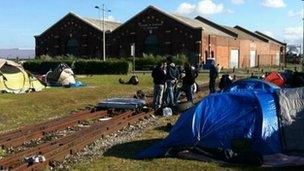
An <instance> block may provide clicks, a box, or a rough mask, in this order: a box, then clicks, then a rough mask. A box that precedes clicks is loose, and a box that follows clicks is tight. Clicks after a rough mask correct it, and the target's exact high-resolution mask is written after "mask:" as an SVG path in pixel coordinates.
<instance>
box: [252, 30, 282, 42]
mask: <svg viewBox="0 0 304 171" xmlns="http://www.w3.org/2000/svg"><path fill="white" fill-rule="evenodd" d="M255 33H256V34H258V35H260V36H262V37H264V38H266V39H268V40H270V41H273V42H275V43H278V44H280V45H284V46H286V43H283V42H281V41H279V40H277V39H274V38H272V37H270V36H268V35H266V34H264V33H261V32H259V31H256V32H255Z"/></svg>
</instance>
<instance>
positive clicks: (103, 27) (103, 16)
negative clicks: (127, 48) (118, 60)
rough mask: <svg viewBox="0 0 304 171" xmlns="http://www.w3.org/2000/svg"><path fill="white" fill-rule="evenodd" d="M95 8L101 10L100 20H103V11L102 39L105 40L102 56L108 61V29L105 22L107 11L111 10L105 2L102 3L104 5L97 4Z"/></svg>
mask: <svg viewBox="0 0 304 171" xmlns="http://www.w3.org/2000/svg"><path fill="white" fill-rule="evenodd" d="M95 8H96V9H98V10H99V18H100V20H101V13H102V40H103V42H102V50H103V54H102V58H103V61H106V30H105V24H106V23H105V12H111V10H106V9H105V5H104V4H102V7H100V6H95ZM100 27H101V26H100ZM100 29H101V28H100Z"/></svg>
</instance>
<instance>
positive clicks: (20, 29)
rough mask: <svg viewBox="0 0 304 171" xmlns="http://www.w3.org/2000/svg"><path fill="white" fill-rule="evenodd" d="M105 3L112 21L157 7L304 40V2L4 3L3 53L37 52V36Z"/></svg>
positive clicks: (100, 0)
mask: <svg viewBox="0 0 304 171" xmlns="http://www.w3.org/2000/svg"><path fill="white" fill-rule="evenodd" d="M102 3H105V4H106V6H107V7H108V8H109V9H111V11H112V12H111V13H110V14H109V19H111V20H116V21H119V22H124V21H126V20H127V19H129V18H130V17H132V16H133V15H135V14H136V13H138V12H139V11H141V10H143V9H144V8H145V7H147V6H148V5H155V6H157V7H159V8H160V9H163V10H166V11H168V12H171V13H180V14H182V15H185V16H189V17H195V16H197V15H201V16H204V17H207V18H209V19H211V20H213V21H214V22H217V23H219V24H223V25H229V26H234V25H240V26H243V27H245V28H248V29H250V30H252V31H255V30H259V31H261V32H265V33H267V34H270V35H272V36H274V37H276V38H278V39H280V40H281V41H286V42H288V43H301V40H302V20H301V17H302V14H301V12H302V8H303V3H304V2H302V1H301V0H1V1H0V21H1V22H0V49H4V48H26V49H31V48H34V47H35V41H34V35H39V34H40V33H42V32H43V31H44V30H45V29H47V28H48V27H49V26H51V25H52V24H54V23H55V22H56V21H58V20H59V19H60V18H62V17H63V16H64V15H65V14H66V13H68V12H70V11H73V12H75V13H77V14H79V15H80V16H85V17H93V18H97V17H98V12H97V10H96V9H94V6H95V5H98V4H102Z"/></svg>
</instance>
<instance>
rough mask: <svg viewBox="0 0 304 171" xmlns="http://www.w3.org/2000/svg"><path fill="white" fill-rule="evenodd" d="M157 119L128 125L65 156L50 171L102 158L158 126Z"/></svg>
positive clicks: (65, 168)
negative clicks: (79, 150) (113, 149)
mask: <svg viewBox="0 0 304 171" xmlns="http://www.w3.org/2000/svg"><path fill="white" fill-rule="evenodd" d="M158 119H159V117H157V116H154V115H153V117H150V118H149V119H146V120H143V121H141V122H139V123H137V124H135V125H130V126H128V127H126V128H124V129H123V130H120V131H117V132H115V133H113V134H111V135H108V136H106V137H105V138H104V139H99V140H96V141H95V142H94V143H92V144H91V145H88V146H86V147H85V149H84V150H83V151H81V152H78V153H76V154H74V155H70V156H67V157H66V159H65V160H64V161H63V162H58V163H53V167H52V168H51V169H52V170H67V169H69V168H70V167H71V166H72V165H75V164H79V163H87V162H91V161H93V160H94V159H96V158H99V157H102V156H103V154H104V152H106V151H107V150H108V149H110V148H111V147H112V146H114V145H117V144H122V143H126V142H129V141H132V140H133V139H134V138H135V137H136V136H138V135H141V134H142V133H143V132H144V130H145V128H148V127H156V126H160V123H159V122H157V121H158Z"/></svg>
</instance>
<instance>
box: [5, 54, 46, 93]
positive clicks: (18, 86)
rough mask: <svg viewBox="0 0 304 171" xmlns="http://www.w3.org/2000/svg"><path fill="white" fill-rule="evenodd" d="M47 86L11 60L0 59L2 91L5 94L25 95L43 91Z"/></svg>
mask: <svg viewBox="0 0 304 171" xmlns="http://www.w3.org/2000/svg"><path fill="white" fill-rule="evenodd" d="M44 88H45V86H44V85H43V84H42V83H41V82H40V81H39V80H38V79H37V78H35V77H34V76H32V75H31V74H29V73H27V72H26V71H25V70H24V69H23V67H22V66H21V65H20V64H18V63H16V62H14V61H10V60H5V59H0V91H1V92H4V93H15V94H20V93H25V92H30V91H41V90H42V89H44Z"/></svg>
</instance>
